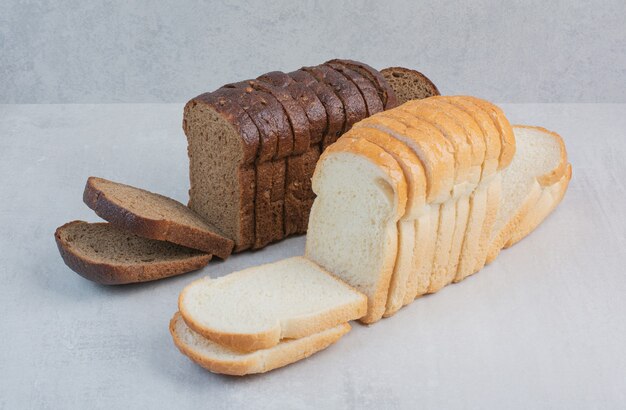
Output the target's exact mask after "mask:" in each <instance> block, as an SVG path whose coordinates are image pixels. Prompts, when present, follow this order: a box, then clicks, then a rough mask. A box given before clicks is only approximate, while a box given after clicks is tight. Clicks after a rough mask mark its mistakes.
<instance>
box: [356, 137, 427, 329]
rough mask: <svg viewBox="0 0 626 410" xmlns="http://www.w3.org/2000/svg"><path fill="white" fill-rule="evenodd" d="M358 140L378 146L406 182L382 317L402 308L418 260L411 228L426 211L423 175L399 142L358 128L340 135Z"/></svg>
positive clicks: (412, 154)
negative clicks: (402, 212)
mask: <svg viewBox="0 0 626 410" xmlns="http://www.w3.org/2000/svg"><path fill="white" fill-rule="evenodd" d="M346 137H350V138H362V139H366V140H367V141H369V142H371V143H373V144H376V145H378V146H379V147H380V148H382V149H384V150H385V151H386V152H387V153H388V154H389V155H391V156H392V157H393V158H394V159H395V160H396V162H398V165H400V167H401V168H402V171H403V172H404V177H405V179H406V182H407V191H408V193H407V206H406V211H405V213H404V215H403V217H402V218H401V219H400V220H399V221H398V255H397V257H396V263H395V267H394V270H393V274H392V276H391V282H390V284H389V292H388V295H387V304H386V308H385V314H384V316H385V317H388V316H390V315H392V314H393V313H395V312H397V311H398V310H399V309H400V308H401V307H402V301H403V300H404V292H405V290H406V282H407V279H408V277H409V275H410V274H411V272H413V271H414V270H416V269H417V268H418V267H417V266H415V264H416V263H417V262H419V261H418V260H416V259H415V258H414V257H413V250H414V249H415V238H416V233H415V225H416V220H418V219H419V218H420V217H421V216H422V214H424V213H425V211H426V210H427V208H426V174H425V172H424V167H423V166H422V163H421V161H420V160H419V158H418V157H417V155H415V153H414V152H413V151H412V150H411V149H409V148H408V147H407V145H406V144H404V143H403V142H402V141H399V140H397V139H396V138H394V137H392V136H391V135H389V134H388V133H386V132H383V131H380V130H378V129H376V128H367V127H361V128H359V129H358V130H355V131H351V132H349V133H348V134H346V135H344V138H346Z"/></svg>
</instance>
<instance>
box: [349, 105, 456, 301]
mask: <svg viewBox="0 0 626 410" xmlns="http://www.w3.org/2000/svg"><path fill="white" fill-rule="evenodd" d="M407 104H409V103H407ZM354 127H355V129H357V130H358V128H360V127H373V128H377V129H380V130H383V131H385V132H388V133H389V134H390V135H392V136H393V137H395V138H396V139H398V140H399V141H401V142H403V143H405V144H406V145H407V146H408V147H409V148H410V149H411V150H413V152H414V153H415V154H416V155H417V157H418V158H419V159H420V160H421V161H422V164H423V166H424V170H425V173H426V181H427V187H428V188H427V203H428V209H427V210H426V211H425V212H424V213H423V214H422V215H423V217H422V218H420V220H417V221H416V229H415V231H416V235H417V236H418V237H420V238H423V237H428V238H431V239H429V240H427V241H426V242H422V243H418V242H417V241H416V249H414V251H413V255H414V259H416V261H415V262H414V263H413V265H414V266H417V269H415V270H414V272H413V274H411V275H409V279H408V281H407V286H406V290H405V296H404V298H403V305H405V304H408V303H409V302H411V301H413V300H414V299H415V297H416V295H421V294H424V293H426V292H427V291H428V286H429V282H430V276H431V273H432V272H433V268H435V267H436V266H438V263H439V264H441V263H442V261H443V260H444V259H445V258H447V255H448V252H449V247H448V246H447V245H449V244H451V238H452V234H453V230H454V218H455V214H454V208H453V207H451V206H450V202H451V201H452V193H453V189H454V177H455V159H454V146H453V145H452V144H451V143H450V141H448V140H447V139H446V138H445V137H444V135H443V134H442V132H441V131H440V130H439V129H438V128H437V127H435V126H434V125H433V124H432V123H430V122H429V121H425V120H423V119H420V118H418V117H417V116H415V115H414V114H412V113H411V112H407V111H405V110H403V106H400V107H397V108H396V109H393V110H389V111H385V112H382V113H379V114H376V116H372V117H370V118H367V119H365V120H363V121H361V122H359V123H357V124H355V126H354ZM427 218H428V219H427ZM440 227H441V228H442V229H439V228H440ZM425 230H427V231H428V232H425ZM424 244H428V245H427V246H426V247H425V248H424Z"/></svg>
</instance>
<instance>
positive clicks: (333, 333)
mask: <svg viewBox="0 0 626 410" xmlns="http://www.w3.org/2000/svg"><path fill="white" fill-rule="evenodd" d="M169 327H170V334H171V335H172V338H173V340H174V344H175V345H176V347H178V349H179V350H180V352H181V353H182V354H184V355H185V356H187V357H189V358H190V359H191V360H192V361H194V362H195V363H197V364H198V365H200V366H202V367H203V368H205V369H207V370H208V371H210V372H213V373H220V374H227V375H231V376H244V375H247V374H254V373H265V372H269V371H270V370H274V369H277V368H279V367H283V366H286V365H288V364H291V363H295V362H297V361H299V360H302V359H305V358H307V357H309V356H311V355H313V354H315V353H317V352H319V351H320V350H323V349H325V348H327V347H328V346H330V345H331V344H333V343H335V342H336V341H337V340H339V339H340V338H341V337H342V336H343V335H345V334H346V333H348V332H349V331H350V325H349V324H348V323H344V324H341V325H338V326H336V327H332V328H330V329H326V330H323V331H321V332H319V333H315V334H312V335H310V336H306V337H303V338H300V339H289V340H284V341H282V342H280V343H279V344H277V345H276V346H273V347H270V348H267V349H263V350H257V351H254V352H250V353H245V352H238V351H236V350H232V349H229V348H227V347H224V346H222V345H220V344H218V343H215V342H213V341H211V340H209V339H207V338H204V337H202V335H200V334H199V333H197V332H195V331H193V330H192V329H191V328H190V327H188V326H187V324H186V323H185V321H184V320H183V318H182V315H181V314H180V313H176V314H175V315H174V317H173V318H172V320H171V321H170V326H169Z"/></svg>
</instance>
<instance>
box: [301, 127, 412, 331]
mask: <svg viewBox="0 0 626 410" xmlns="http://www.w3.org/2000/svg"><path fill="white" fill-rule="evenodd" d="M346 135H347V134H346ZM346 135H344V137H345V136H346ZM344 137H342V138H340V139H339V140H338V141H337V142H336V143H335V144H333V145H331V146H330V147H328V148H327V149H326V150H325V151H324V153H323V154H322V156H321V157H320V160H319V161H318V163H317V166H316V168H315V172H314V174H313V179H312V185H313V191H314V192H315V194H316V195H317V197H316V199H315V201H314V202H313V206H312V208H311V214H310V216H309V227H308V232H307V238H306V256H307V257H308V258H309V259H311V260H313V261H314V262H316V263H318V264H319V265H320V266H322V267H324V268H325V269H327V270H329V271H331V272H333V273H334V274H335V275H337V276H338V277H339V278H340V279H342V280H343V281H345V282H346V283H348V284H350V285H351V286H354V287H355V288H356V289H357V290H359V291H360V292H362V293H364V294H365V295H366V296H367V299H368V309H367V315H365V316H364V317H363V318H361V321H362V322H364V323H373V322H375V321H377V320H379V319H380V318H381V317H382V315H383V313H384V312H385V305H386V302H387V293H388V290H389V283H390V280H391V276H392V272H393V269H394V265H395V261H396V255H397V252H398V230H397V222H398V220H399V219H400V218H401V217H402V216H403V215H404V211H405V206H406V198H407V185H406V181H405V178H404V174H403V172H402V169H401V168H400V166H399V165H398V163H397V162H396V161H395V160H394V159H393V157H392V156H391V155H389V154H388V153H387V152H386V151H384V150H383V149H382V148H380V147H378V146H377V145H375V144H372V143H371V142H369V141H366V140H364V139H351V138H349V136H348V137H347V138H344Z"/></svg>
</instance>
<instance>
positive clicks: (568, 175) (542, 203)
mask: <svg viewBox="0 0 626 410" xmlns="http://www.w3.org/2000/svg"><path fill="white" fill-rule="evenodd" d="M571 179H572V166H571V164H568V166H567V168H566V170H565V175H563V177H561V179H560V180H559V182H557V183H555V184H552V185H550V186H548V187H545V188H543V191H542V193H541V197H540V198H539V200H538V201H537V203H535V205H533V207H532V209H531V211H530V212H529V213H528V214H527V215H526V217H524V218H523V219H522V221H521V222H520V224H519V227H518V228H517V229H516V230H515V232H513V235H511V238H509V240H508V241H507V243H506V244H505V245H504V248H509V247H511V246H513V245H515V244H516V243H517V242H519V241H521V240H522V239H524V238H525V237H526V236H528V235H529V234H530V233H531V232H532V231H534V230H535V229H536V228H537V227H538V226H539V225H540V224H541V223H542V222H543V221H544V220H545V219H546V218H547V217H548V215H550V213H552V211H554V209H555V208H556V207H557V205H558V204H559V203H560V202H561V200H562V199H563V197H564V196H565V192H566V191H567V187H568V186H569V182H570V180H571Z"/></svg>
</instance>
